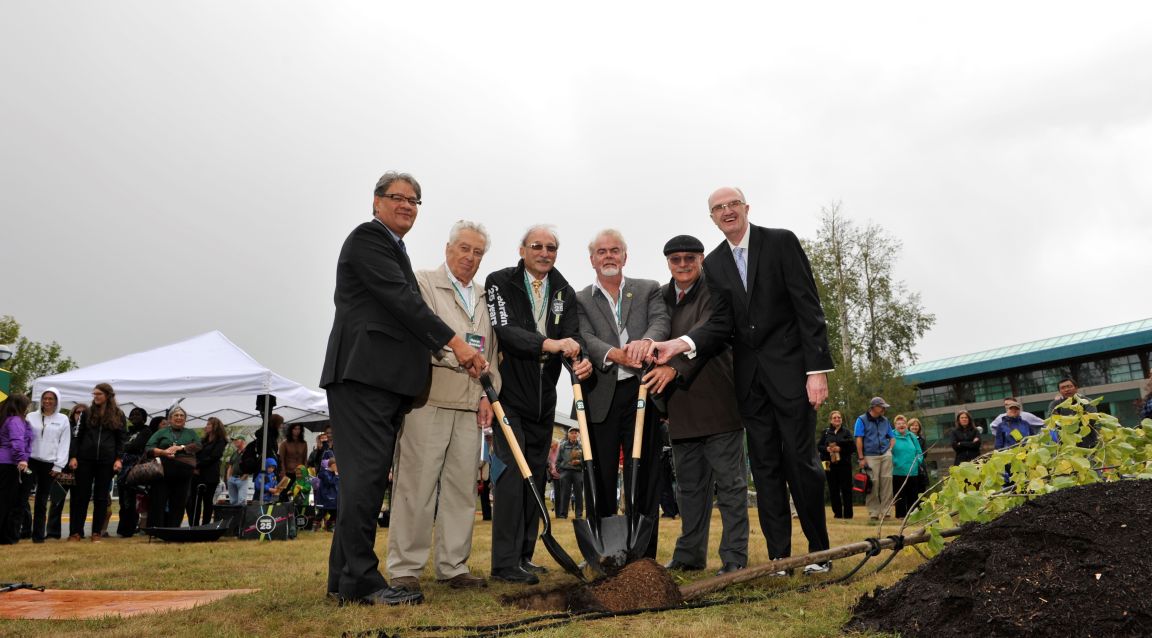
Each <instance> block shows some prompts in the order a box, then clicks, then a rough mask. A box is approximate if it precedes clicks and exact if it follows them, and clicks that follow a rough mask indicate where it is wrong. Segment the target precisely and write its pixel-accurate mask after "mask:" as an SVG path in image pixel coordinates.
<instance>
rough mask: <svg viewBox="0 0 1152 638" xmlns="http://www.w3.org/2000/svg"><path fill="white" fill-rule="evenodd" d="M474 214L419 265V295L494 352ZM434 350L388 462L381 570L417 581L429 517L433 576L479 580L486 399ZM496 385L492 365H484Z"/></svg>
mask: <svg viewBox="0 0 1152 638" xmlns="http://www.w3.org/2000/svg"><path fill="white" fill-rule="evenodd" d="M488 245H489V240H488V232H487V231H485V230H484V227H483V226H482V225H480V224H477V223H474V222H469V221H458V222H456V224H455V225H453V226H452V230H451V232H450V233H449V236H448V245H447V246H446V247H445V249H444V264H442V265H441V266H440V267H439V268H435V269H433V270H421V271H419V272H417V273H416V280H417V282H418V283H419V285H420V295H421V296H422V297H423V298H424V301H425V302H426V303H427V304H428V306H429V307H430V308H431V309H432V311H433V312H435V313H436V315H437V316H438V317H440V319H441V320H443V321H444V323H446V324H448V326H449V327H451V328H452V329H453V330H455V331H456V334H457V335H459V336H460V337H461V338H462V339H464V340H465V341H466V342H468V343H469V344H471V345H472V347H473V348H475V349H476V350H477V351H480V352H483V353H485V356H486V357H491V356H492V355H493V354H494V353H495V352H496V334H495V331H494V330H493V328H492V324H491V323H490V322H489V320H488V313H487V300H486V298H485V295H484V288H483V286H482V285H479V284H476V282H475V281H474V278H475V276H476V271H477V270H478V269H479V268H480V261H481V260H482V259H483V257H484V253H485V252H486V251H487V250H488ZM437 354H438V355H439V356H433V357H432V376H431V381H430V384H429V387H428V388H427V390H426V392H425V396H424V397H422V398H418V399H417V400H416V403H415V406H417V407H415V408H414V409H413V410H412V412H411V413H409V414H408V416H407V417H406V418H405V419H404V426H403V428H402V429H401V430H400V437H399V442H398V443H397V446H396V463H395V465H394V466H393V472H394V474H393V479H394V482H393V485H392V503H391V511H392V520H391V523H390V526H389V529H388V575H389V579H390V581H391V584H392V586H393V587H395V588H403V589H407V590H409V591H419V590H420V580H419V579H420V573H421V572H422V571H423V570H424V565H425V564H426V563H427V562H428V554H429V551H430V550H431V547H432V538H433V533H432V532H433V525H435V538H436V560H435V570H436V579H437V580H438V581H442V582H447V583H448V584H449V585H451V586H452V587H453V588H457V589H459V588H471V587H484V586H486V585H487V581H486V580H485V579H484V578H483V577H481V576H476V575H473V574H471V573H470V572H469V569H468V564H467V563H468V556H469V554H470V553H471V551H472V525H473V522H474V521H475V516H476V463H477V459H478V458H479V454H480V438H481V435H482V429H483V428H484V427H485V426H486V425H488V424H489V422H490V421H491V419H492V407H491V406H490V405H489V404H488V399H487V398H484V396H483V395H484V393H483V390H482V389H481V387H480V383H479V382H478V381H476V380H475V379H473V378H471V377H470V376H468V373H467V371H465V370H464V369H463V368H461V367H460V366H459V364H458V363H457V361H456V358H455V357H454V356H453V355H452V352H451V351H450V350H447V349H445V350H444V351H442V352H440V353H437ZM489 372H490V374H491V375H492V381H493V383H494V384H495V385H496V386H497V388H499V373H498V372H497V370H496V368H495V367H493V368H491V370H490V371H489Z"/></svg>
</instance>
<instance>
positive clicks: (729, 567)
mask: <svg viewBox="0 0 1152 638" xmlns="http://www.w3.org/2000/svg"><path fill="white" fill-rule="evenodd" d="M741 569H744V566H743V565H741V564H740V563H724V566H723V567H721V568H720V571H718V572H716V575H717V576H723V575H724V574H731V573H732V572H738V571H740V570H741Z"/></svg>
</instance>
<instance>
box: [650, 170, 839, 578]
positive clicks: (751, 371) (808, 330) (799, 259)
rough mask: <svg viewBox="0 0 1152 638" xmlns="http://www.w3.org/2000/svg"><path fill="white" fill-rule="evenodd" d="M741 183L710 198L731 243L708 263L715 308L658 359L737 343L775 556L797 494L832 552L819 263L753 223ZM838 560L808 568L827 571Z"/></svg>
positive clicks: (807, 525)
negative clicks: (823, 451)
mask: <svg viewBox="0 0 1152 638" xmlns="http://www.w3.org/2000/svg"><path fill="white" fill-rule="evenodd" d="M750 208H751V207H750V206H749V205H748V203H747V202H746V200H745V198H744V193H743V192H741V191H740V189H738V188H731V187H725V188H721V189H719V190H717V191H716V192H714V193H712V195H711V196H710V197H709V198H708V209H709V214H710V215H711V217H712V221H713V223H715V224H716V226H717V228H719V229H720V232H722V233H724V238H725V240H724V241H723V242H721V243H720V245H719V246H717V247H716V248H715V249H713V250H712V252H711V253H709V254H708V257H707V258H706V259H705V260H704V271H705V274H706V280H707V282H708V286H709V289H710V291H711V292H712V299H713V303H714V304H715V311H714V312H713V314H712V317H711V319H710V320H709V321H708V323H706V324H704V325H702V326H700V327H699V328H696V329H695V330H692V331H690V332H689V333H688V334H687V335H686V336H684V337H680V338H679V339H673V340H671V341H666V342H663V343H658V344H655V346H654V347H655V348H658V349H659V359H658V362H660V363H664V362H666V361H668V360H669V359H671V358H672V357H674V356H680V355H681V354H683V355H684V356H688V357H690V358H691V357H694V356H696V355H697V354H703V355H708V354H710V353H712V352H715V351H716V350H718V349H719V348H721V347H722V345H723V344H724V343H729V342H730V343H731V344H732V346H733V368H734V373H735V374H734V376H735V381H736V396H737V398H738V399H739V404H740V411H741V415H742V416H743V418H744V422H745V426H746V431H747V434H748V455H749V460H750V462H751V465H752V477H753V480H754V481H755V484H756V504H757V510H758V514H759V517H760V528H761V530H762V531H763V532H764V537H765V539H766V541H767V543H768V556H769V558H772V559H778V558H784V557H787V556H790V555H791V553H792V521H791V513H790V510H789V507H788V495H789V492H790V493H791V495H792V500H793V501H794V502H795V505H796V513H797V516H798V517H799V519H800V526H801V528H802V529H803V530H804V536H805V537H806V538H807V539H808V550H809V551H810V552H815V551H820V550H824V549H828V545H829V543H828V529H827V526H826V524H825V520H824V473H823V471H822V469H821V467H820V460H819V457H818V456H817V453H816V441H815V433H816V408H818V407H819V406H820V405H821V404H822V403H823V402H824V401H825V400H826V399H827V398H828V377H827V373H828V372H830V371H831V370H832V368H833V364H832V357H831V355H830V354H829V349H828V331H827V325H826V323H825V320H824V310H823V309H822V308H821V306H820V296H819V294H818V293H817V291H816V282H815V280H814V279H813V277H812V267H811V265H810V264H809V263H808V257H807V255H805V253H804V249H803V248H802V247H801V245H800V241H799V239H797V238H796V235H795V234H793V233H792V232H791V231H789V230H783V229H777V228H763V227H760V226H754V225H752V224H750V223H749V222H748V211H749V209H750ZM830 568H831V565H830V563H821V564H813V565H808V566H807V567H805V568H804V571H805V573H808V574H813V573H822V572H827V571H828V570H829V569H830Z"/></svg>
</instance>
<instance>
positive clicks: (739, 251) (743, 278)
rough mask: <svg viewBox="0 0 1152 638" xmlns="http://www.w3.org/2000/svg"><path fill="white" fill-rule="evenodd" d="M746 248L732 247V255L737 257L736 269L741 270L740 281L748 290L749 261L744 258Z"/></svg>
mask: <svg viewBox="0 0 1152 638" xmlns="http://www.w3.org/2000/svg"><path fill="white" fill-rule="evenodd" d="M745 250H747V249H746V248H742V247H740V246H737V247H736V248H733V249H732V256H733V257H735V258H736V270H739V271H740V283H742V284H744V290H745V291H747V290H748V262H747V261H745V260H744V251H745Z"/></svg>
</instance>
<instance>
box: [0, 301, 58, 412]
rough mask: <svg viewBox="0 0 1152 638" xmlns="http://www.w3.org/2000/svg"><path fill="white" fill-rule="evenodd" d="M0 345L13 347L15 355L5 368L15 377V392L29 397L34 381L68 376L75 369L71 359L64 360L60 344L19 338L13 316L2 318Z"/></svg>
mask: <svg viewBox="0 0 1152 638" xmlns="http://www.w3.org/2000/svg"><path fill="white" fill-rule="evenodd" d="M0 343H3V344H11V345H12V346H13V349H14V350H15V351H16V354H15V355H13V357H12V358H11V359H9V360H8V362H7V363H5V364H4V367H5V368H6V369H7V370H8V371H9V372H11V373H12V392H13V393H16V392H20V393H27V392H29V391H30V390H31V389H32V388H31V384H32V381H33V380H34V379H36V378H38V377H42V376H44V375H48V374H59V373H61V372H67V371H69V370H71V369H73V368H75V367H76V362H75V361H73V360H72V358H71V357H66V356H64V353H63V350H62V348H61V347H60V344H58V343H56V342H55V341H53V342H52V343H49V344H43V343H39V342H37V341H31V340H29V339H28V338H27V337H21V336H20V323H19V322H17V321H16V319H15V318H14V317H12V316H11V315H4V316H2V317H0Z"/></svg>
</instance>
